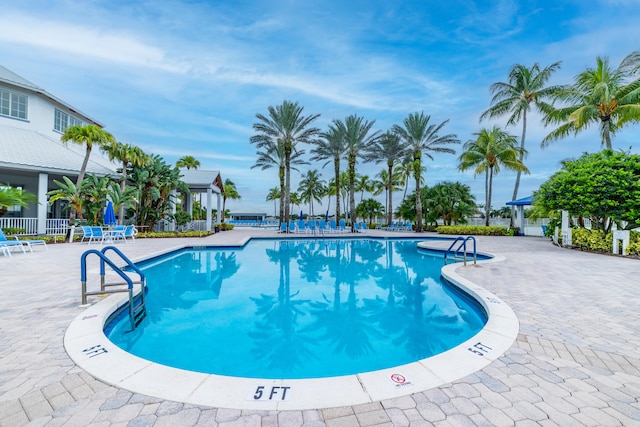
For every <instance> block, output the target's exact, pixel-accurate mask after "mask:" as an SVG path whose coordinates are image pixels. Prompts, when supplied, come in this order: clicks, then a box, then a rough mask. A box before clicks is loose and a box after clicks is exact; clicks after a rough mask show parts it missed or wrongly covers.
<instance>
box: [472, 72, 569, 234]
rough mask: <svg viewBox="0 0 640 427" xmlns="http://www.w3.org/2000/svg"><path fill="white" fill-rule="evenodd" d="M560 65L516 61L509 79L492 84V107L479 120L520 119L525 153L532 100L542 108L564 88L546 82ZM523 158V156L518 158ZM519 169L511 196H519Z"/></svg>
mask: <svg viewBox="0 0 640 427" xmlns="http://www.w3.org/2000/svg"><path fill="white" fill-rule="evenodd" d="M559 68H560V62H554V63H553V64H551V65H549V66H548V67H545V68H544V69H542V70H541V69H540V65H538V63H537V62H536V63H535V64H533V66H532V67H531V68H527V67H526V66H524V65H520V64H516V65H514V66H513V67H512V68H511V70H510V71H509V80H508V82H506V83H505V82H497V83H494V84H492V85H491V87H490V89H489V90H490V91H491V93H492V94H493V98H492V99H491V107H489V109H488V110H487V111H485V112H484V113H482V115H481V116H480V121H482V120H483V119H485V118H488V117H489V118H493V117H499V116H504V115H507V114H510V115H509V119H508V120H507V126H509V125H515V124H516V123H517V122H519V121H520V119H522V137H521V138H520V149H521V150H522V153H524V149H525V148H524V141H525V137H526V134H527V113H528V112H529V111H531V106H532V104H533V106H534V107H536V109H537V110H540V109H541V105H542V103H543V102H544V101H545V100H546V99H551V98H553V96H554V95H555V94H557V93H558V92H559V91H560V90H562V89H563V86H545V85H546V84H547V81H548V80H549V78H550V77H551V74H553V72H555V71H556V70H558V69H559ZM520 161H521V162H522V161H523V159H520ZM521 174H522V171H518V172H517V173H516V183H515V186H514V187H513V196H512V197H511V200H516V199H517V198H518V189H519V188H520V176H521ZM514 221H515V208H514V207H512V208H511V226H513V225H514Z"/></svg>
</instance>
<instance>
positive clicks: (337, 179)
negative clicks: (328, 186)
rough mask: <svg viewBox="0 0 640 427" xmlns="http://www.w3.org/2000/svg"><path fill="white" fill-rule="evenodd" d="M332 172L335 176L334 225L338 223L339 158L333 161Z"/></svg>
mask: <svg viewBox="0 0 640 427" xmlns="http://www.w3.org/2000/svg"><path fill="white" fill-rule="evenodd" d="M333 171H334V173H335V174H336V223H337V222H338V221H340V158H335V159H334V160H333Z"/></svg>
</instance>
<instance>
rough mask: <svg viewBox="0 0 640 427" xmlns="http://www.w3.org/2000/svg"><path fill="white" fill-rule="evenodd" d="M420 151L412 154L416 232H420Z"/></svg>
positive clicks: (421, 228)
mask: <svg viewBox="0 0 640 427" xmlns="http://www.w3.org/2000/svg"><path fill="white" fill-rule="evenodd" d="M420 169H421V164H420V153H414V156H413V175H414V176H415V178H416V232H418V233H421V232H422V230H423V227H422V200H421V198H420Z"/></svg>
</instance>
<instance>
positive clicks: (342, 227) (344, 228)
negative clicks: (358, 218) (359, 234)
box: [338, 219, 347, 233]
mask: <svg viewBox="0 0 640 427" xmlns="http://www.w3.org/2000/svg"><path fill="white" fill-rule="evenodd" d="M338 231H339V232H340V233H346V232H347V224H346V222H345V220H344V219H341V220H340V226H339V227H338Z"/></svg>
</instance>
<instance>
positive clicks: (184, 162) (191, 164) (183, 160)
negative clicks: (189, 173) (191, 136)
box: [176, 156, 200, 169]
mask: <svg viewBox="0 0 640 427" xmlns="http://www.w3.org/2000/svg"><path fill="white" fill-rule="evenodd" d="M176 167H178V168H187V169H198V168H199V167H200V160H198V159H196V158H195V157H193V156H182V157H180V158H179V159H178V161H177V162H176Z"/></svg>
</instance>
